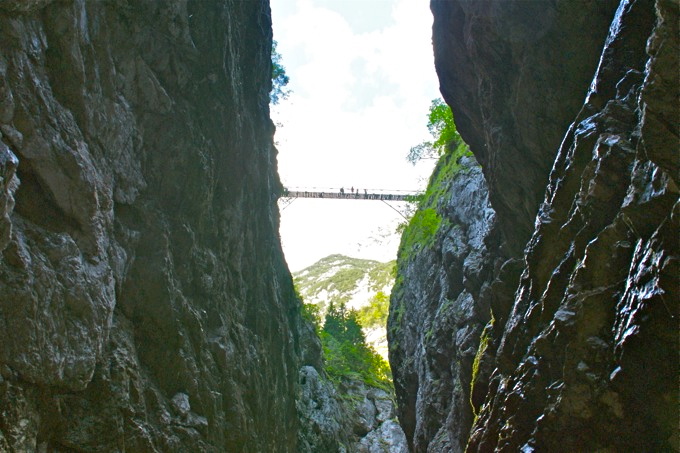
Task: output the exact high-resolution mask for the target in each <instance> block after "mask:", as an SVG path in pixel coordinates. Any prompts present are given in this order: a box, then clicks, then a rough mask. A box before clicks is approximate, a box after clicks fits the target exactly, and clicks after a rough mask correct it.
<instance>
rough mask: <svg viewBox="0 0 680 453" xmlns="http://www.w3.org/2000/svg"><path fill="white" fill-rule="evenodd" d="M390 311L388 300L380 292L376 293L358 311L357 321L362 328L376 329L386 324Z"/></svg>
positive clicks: (387, 297)
mask: <svg viewBox="0 0 680 453" xmlns="http://www.w3.org/2000/svg"><path fill="white" fill-rule="evenodd" d="M389 309H390V298H389V296H388V295H387V294H385V293H384V292H382V291H378V292H377V293H376V294H375V295H374V296H373V297H372V298H371V300H370V301H369V303H368V305H366V306H364V307H361V309H360V310H359V321H360V322H361V325H362V326H364V327H378V326H385V325H386V324H387V313H388V311H389Z"/></svg>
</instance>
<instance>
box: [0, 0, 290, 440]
mask: <svg viewBox="0 0 680 453" xmlns="http://www.w3.org/2000/svg"><path fill="white" fill-rule="evenodd" d="M270 45H271V23H270V14H269V6H268V3H267V2H265V1H258V0H252V1H247V2H244V1H238V0H233V1H232V0H221V1H219V0H214V1H205V0H200V1H199V0H195V1H181V0H177V1H174V0H173V1H163V2H156V1H151V2H128V1H109V2H104V1H74V2H50V1H28V2H26V1H11V0H10V1H7V0H5V1H2V2H0V132H1V134H2V136H1V141H0V320H2V328H1V329H0V345H1V347H0V375H1V378H0V407H1V408H2V410H1V411H0V450H1V451H35V450H40V451H51V450H53V449H54V450H59V451H61V450H69V451H71V450H73V451H253V452H263V451H295V450H296V448H297V446H296V442H297V427H298V423H297V415H296V414H297V412H296V408H295V395H296V392H297V387H296V385H297V384H296V383H297V380H298V370H299V365H300V364H299V361H298V358H297V357H298V349H299V345H298V334H297V332H298V331H299V326H298V324H299V322H300V321H299V318H298V314H297V313H298V309H297V302H296V301H295V297H294V291H293V288H292V281H291V278H290V275H289V273H288V271H287V270H286V267H285V263H284V262H283V258H282V253H281V250H280V246H279V243H278V214H277V211H276V206H275V200H276V195H277V193H278V191H279V190H280V184H279V181H278V177H277V175H276V168H275V150H274V149H273V147H272V134H273V126H272V124H271V121H270V120H269V112H268V102H269V98H268V91H269V87H270V77H271V66H270Z"/></svg>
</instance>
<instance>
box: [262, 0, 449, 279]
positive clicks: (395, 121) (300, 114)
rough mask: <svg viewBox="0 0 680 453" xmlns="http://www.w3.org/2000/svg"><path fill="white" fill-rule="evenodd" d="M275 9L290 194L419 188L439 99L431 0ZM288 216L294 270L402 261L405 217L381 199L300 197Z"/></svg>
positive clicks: (282, 146)
mask: <svg viewBox="0 0 680 453" xmlns="http://www.w3.org/2000/svg"><path fill="white" fill-rule="evenodd" d="M271 8H272V21H273V29H274V39H275V40H276V41H277V42H278V47H277V50H278V52H279V53H280V54H281V56H282V60H281V63H282V64H283V66H284V67H285V69H286V73H287V75H288V76H289V77H290V82H289V84H288V88H289V89H290V90H292V93H291V94H290V96H289V98H288V99H287V100H284V101H282V102H281V103H280V104H279V105H277V106H273V107H272V118H273V119H274V121H275V122H276V123H278V124H280V127H278V128H277V133H276V136H275V141H276V142H277V148H278V149H279V155H278V166H279V174H280V176H281V180H282V181H283V184H284V186H286V187H288V188H290V189H293V188H307V189H312V188H323V189H327V190H333V191H339V190H340V188H341V187H343V188H344V189H345V190H346V191H349V189H350V188H352V187H354V188H359V189H361V191H362V192H363V190H364V189H366V190H368V191H369V192H370V191H371V190H372V189H391V190H407V191H418V190H424V188H425V185H426V184H427V178H428V177H429V174H430V173H431V171H432V165H433V163H432V162H431V161H424V162H421V163H419V164H418V165H416V166H415V167H414V166H413V165H411V164H410V163H408V162H407V160H406V155H407V154H408V151H409V149H410V148H411V147H412V146H415V145H417V144H419V143H421V142H422V141H424V140H429V139H430V137H429V133H428V131H427V113H428V109H429V106H430V102H431V101H432V99H435V98H437V97H440V95H439V90H438V81H437V78H436V74H435V70H434V61H433V56H432V44H431V27H432V15H431V13H430V10H429V7H428V3H427V2H424V1H422V0H271ZM394 207H396V208H403V206H400V205H399V204H394ZM281 208H282V211H281V230H280V233H281V240H282V243H283V249H284V253H285V256H286V261H287V262H288V265H289V267H290V269H291V270H292V271H297V270H301V269H303V268H304V267H307V266H309V265H311V264H313V263H314V262H316V261H318V260H319V259H321V258H323V257H325V256H328V255H330V254H334V253H341V254H345V255H349V256H354V257H358V258H369V259H376V260H379V261H388V260H391V259H395V258H396V252H397V247H398V242H399V238H398V236H397V235H396V233H395V229H396V226H397V224H398V223H399V222H400V221H403V218H402V217H401V216H400V215H399V214H398V213H397V212H395V211H394V210H393V209H391V208H390V207H389V206H386V205H385V204H383V203H381V202H379V201H364V200H356V201H348V200H317V199H296V200H295V201H294V202H293V203H291V204H290V205H288V206H285V207H284V206H283V205H282V206H281Z"/></svg>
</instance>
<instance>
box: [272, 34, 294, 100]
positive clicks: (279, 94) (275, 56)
mask: <svg viewBox="0 0 680 453" xmlns="http://www.w3.org/2000/svg"><path fill="white" fill-rule="evenodd" d="M277 44H278V43H277V42H276V41H273V42H272V90H271V92H270V93H269V100H270V101H271V103H272V104H273V105H276V104H278V103H279V102H281V100H286V99H288V96H289V95H290V90H289V89H287V88H286V85H288V82H289V81H290V79H289V78H288V76H287V75H286V68H284V67H283V65H282V64H281V54H280V53H278V52H277V51H276V46H277Z"/></svg>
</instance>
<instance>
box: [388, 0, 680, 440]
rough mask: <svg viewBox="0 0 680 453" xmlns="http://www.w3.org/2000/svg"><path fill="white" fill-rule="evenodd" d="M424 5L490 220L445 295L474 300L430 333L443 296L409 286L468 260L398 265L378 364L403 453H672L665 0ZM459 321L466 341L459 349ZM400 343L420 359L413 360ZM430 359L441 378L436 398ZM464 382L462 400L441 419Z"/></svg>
mask: <svg viewBox="0 0 680 453" xmlns="http://www.w3.org/2000/svg"><path fill="white" fill-rule="evenodd" d="M431 8H432V11H433V14H434V17H435V22H434V28H433V42H434V48H435V60H436V66H437V72H438V74H439V77H440V82H441V90H442V93H443V95H444V97H445V99H446V101H447V103H449V105H451V107H452V110H453V112H454V116H455V118H456V123H457V126H458V129H459V131H460V133H461V135H462V136H463V138H464V139H465V140H466V141H467V142H468V143H469V144H470V147H471V150H472V151H473V153H474V154H475V156H476V157H477V159H478V160H479V162H480V163H481V165H482V168H483V172H484V176H485V179H486V181H487V183H488V187H489V200H490V202H491V206H492V207H493V209H494V210H495V212H496V220H495V222H496V225H495V227H494V228H493V229H492V230H491V233H490V235H489V236H487V238H486V239H485V241H486V244H487V247H486V251H484V252H483V253H482V256H483V260H482V261H485V262H488V263H494V265H493V266H492V267H491V268H484V269H491V272H487V271H485V270H482V271H481V272H479V273H477V274H474V275H476V276H477V277H478V278H480V279H482V280H483V282H482V287H483V289H482V290H481V291H480V292H475V291H470V290H469V289H468V288H463V289H460V290H459V291H458V292H454V293H453V294H452V295H448V296H447V297H448V298H449V299H452V300H455V298H460V297H462V296H461V295H464V294H465V292H467V293H469V294H470V296H471V298H472V300H471V301H470V302H469V303H467V304H465V303H462V301H461V302H459V303H458V304H457V307H458V310H460V311H461V312H462V313H464V314H465V315H464V317H463V318H460V317H458V318H453V319H451V320H449V321H447V324H446V328H445V329H439V330H440V331H441V332H442V334H441V336H440V337H439V338H438V339H436V340H429V341H428V340H427V339H426V338H425V336H426V334H427V332H429V331H428V330H427V329H428V324H427V322H428V321H427V320H428V319H432V318H433V315H432V312H433V307H434V310H441V308H437V307H441V306H442V301H443V296H442V295H441V294H440V291H439V290H438V289H437V286H436V284H429V285H428V284H423V279H429V280H426V282H427V281H432V282H436V281H446V282H447V284H449V282H451V281H455V279H456V278H458V279H460V275H461V274H462V276H463V277H464V278H468V279H469V277H468V271H467V270H466V268H465V267H464V268H463V269H462V270H461V269H460V268H459V267H458V266H456V265H451V264H449V263H446V262H444V261H443V260H441V259H439V258H438V257H440V256H442V255H443V254H444V253H445V251H446V247H445V242H443V241H435V242H434V243H433V244H431V246H430V247H429V249H428V250H426V251H420V252H419V254H418V255H419V256H418V257H416V258H415V259H414V258H413V257H412V256H411V257H408V258H407V259H403V258H401V257H400V262H399V269H400V273H401V272H403V270H404V269H406V272H407V273H405V274H402V276H403V283H402V289H401V290H399V291H398V286H397V288H395V292H394V293H393V299H392V308H391V314H390V330H389V331H388V332H390V341H391V342H392V343H395V342H396V343H398V344H401V342H406V343H407V344H408V347H402V346H397V347H393V345H392V344H391V345H390V353H391V355H390V359H391V361H392V366H393V370H395V380H396V381H400V384H399V385H397V386H396V390H397V397H398V400H399V403H400V405H399V410H400V411H399V417H400V420H401V421H402V424H403V426H404V429H405V432H406V435H407V438H408V439H409V442H411V443H412V445H413V447H414V451H463V450H467V451H493V450H498V451H564V452H567V451H603V450H607V451H677V449H678V445H679V443H678V438H679V437H678V428H677V426H678V414H677V405H678V391H677V385H676V384H677V382H676V381H677V376H678V371H679V370H678V361H677V357H678V344H677V332H678V321H677V320H678V314H679V313H678V311H679V310H678V289H679V288H678V275H680V274H679V273H678V271H679V269H678V256H679V253H678V241H677V232H678V226H679V225H678V223H679V220H678V215H679V214H678V206H679V204H678V193H679V190H678V179H677V178H678V169H679V164H678V161H679V159H678V149H679V144H680V142H679V137H680V132H679V130H678V128H679V125H680V121H679V120H680V118H679V116H678V105H680V104H679V103H678V100H679V94H678V54H679V52H678V49H679V43H678V39H679V38H678V37H679V34H678V28H677V27H678V5H677V2H672V1H665V0H658V1H656V2H655V1H651V0H637V1H626V0H624V1H621V2H615V3H613V2H572V1H558V2H523V1H489V2H468V1H462V0H461V1H458V0H447V1H439V0H433V1H432V2H431ZM447 193H449V194H451V193H452V192H447ZM463 200H464V199H463ZM463 202H464V201H463ZM464 203H465V202H464ZM486 209H487V207H486V206H485V204H484V203H482V204H480V205H479V207H478V210H479V212H483V211H484V210H486ZM494 231H496V233H494ZM459 237H460V238H462V240H466V236H465V235H464V234H461V235H460V236H459ZM491 244H496V246H489V245H491ZM418 261H422V262H423V263H424V264H418ZM409 272H410V273H411V274H409ZM445 275H447V277H446V278H444V276H445ZM414 276H415V277H416V278H413V277H414ZM409 277H410V278H409ZM398 278H399V277H398ZM418 280H420V281H418ZM409 294H411V296H409ZM409 297H410V298H411V299H409ZM401 305H405V307H406V308H407V309H406V311H405V312H404V313H403V315H402V318H401V322H399V316H398V315H399V310H400V308H399V307H400V306H401ZM409 307H411V308H410V310H411V311H410V312H409ZM485 311H486V315H484V313H485ZM477 313H482V315H480V316H477V315H476V314H477ZM406 317H408V319H410V320H411V321H409V322H411V323H412V324H413V325H412V326H409V325H407V324H405V323H404V319H407V318H406ZM466 317H467V318H469V319H467V320H466V319H465V318H466ZM461 319H462V321H461ZM487 319H488V320H490V323H489V324H488V327H487V328H486V330H485V331H484V333H483V334H481V335H478V334H477V332H479V331H480V330H481V328H480V326H481V325H482V324H483V323H484V322H485V320H487ZM465 328H467V329H468V330H471V331H474V332H475V335H476V338H474V339H473V340H470V341H467V342H466V341H462V342H461V341H460V339H461V338H464V336H462V334H460V332H463V331H465ZM437 332H438V331H437V330H435V331H433V334H432V336H435V335H436V334H437ZM432 344H436V345H437V347H436V348H432V347H431V346H430V345H432ZM399 349H404V350H411V351H416V354H415V355H414V357H415V364H413V365H409V356H408V355H407V354H399V352H398V351H399ZM470 349H473V350H475V351H476V355H475V353H474V352H472V353H471V352H470ZM393 350H395V352H396V353H395V354H393V353H392V352H393ZM418 351H420V352H418ZM471 356H474V360H473V361H472V366H471V367H470V366H469V362H470V357H471ZM429 364H435V365H434V366H433V365H429ZM409 366H410V367H411V368H409ZM433 369H436V370H439V371H440V372H441V370H448V371H447V373H448V374H445V375H444V377H445V378H446V381H445V382H446V383H445V384H437V385H439V386H440V388H441V389H440V390H436V391H432V390H431V389H432V387H434V386H435V384H434V383H435V382H436V379H433V378H432V370H433ZM398 370H403V371H402V374H401V375H400V376H397V373H399V371H398ZM454 376H459V377H458V378H456V377H454ZM435 378H436V376H435ZM458 383H460V386H461V387H460V389H462V390H458V391H457V390H456V386H457V385H458ZM465 389H469V390H468V392H469V394H470V396H471V397H470V400H471V401H470V402H471V407H470V408H469V409H467V410H466V409H465V408H462V409H460V410H459V411H460V413H461V414H462V415H461V416H460V417H458V418H454V417H453V416H450V415H447V413H448V414H450V413H452V412H451V408H452V407H454V406H455V405H457V404H459V403H458V401H460V400H461V399H460V398H459V397H457V396H456V395H458V394H461V393H464V392H465ZM419 407H422V408H426V407H429V408H432V409H431V410H430V411H427V410H420V409H418V408H419ZM461 407H462V406H461ZM475 415H476V416H475ZM470 427H471V428H470ZM435 432H437V433H440V435H437V436H433V435H432V433H435Z"/></svg>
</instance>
